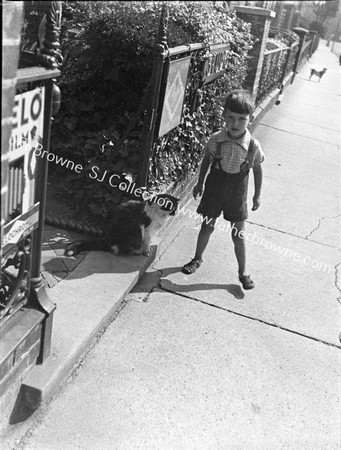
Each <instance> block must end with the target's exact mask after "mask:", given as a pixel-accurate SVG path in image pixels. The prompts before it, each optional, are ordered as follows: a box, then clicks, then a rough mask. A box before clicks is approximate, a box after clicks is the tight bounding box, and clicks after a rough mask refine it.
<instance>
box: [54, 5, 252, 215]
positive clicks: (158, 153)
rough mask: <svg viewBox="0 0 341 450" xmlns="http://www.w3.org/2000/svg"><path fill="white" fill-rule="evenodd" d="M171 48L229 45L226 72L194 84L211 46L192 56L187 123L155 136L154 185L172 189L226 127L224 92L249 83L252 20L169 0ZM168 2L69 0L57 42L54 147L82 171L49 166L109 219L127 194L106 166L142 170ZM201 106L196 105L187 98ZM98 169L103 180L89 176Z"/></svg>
mask: <svg viewBox="0 0 341 450" xmlns="http://www.w3.org/2000/svg"><path fill="white" fill-rule="evenodd" d="M167 3H168V6H169V22H168V32H167V41H168V46H169V47H175V46H178V45H182V44H190V43H198V42H202V43H206V44H209V43H219V42H229V43H230V55H229V56H230V61H229V67H228V71H227V73H226V75H224V76H223V77H222V78H220V79H219V80H216V81H215V82H212V83H210V84H208V85H205V86H201V85H200V84H198V83H197V80H198V77H199V75H200V70H201V68H202V64H203V62H204V60H205V57H206V56H207V50H202V51H201V52H198V53H196V54H195V55H194V57H193V61H192V64H191V70H190V74H189V80H188V86H187V91H186V99H185V105H184V115H183V120H182V123H181V124H180V125H179V126H178V127H177V128H176V129H174V130H172V131H171V132H170V133H168V134H167V135H166V136H164V137H163V138H161V139H159V140H158V141H157V142H156V144H155V146H154V148H153V153H152V164H151V170H150V177H149V186H148V187H149V188H150V189H155V190H158V189H161V188H165V187H168V186H169V185H171V184H172V183H174V182H175V181H176V180H179V179H180V178H183V177H185V176H188V175H190V174H193V173H194V172H195V170H196V169H197V166H198V164H199V162H200V160H201V156H202V147H203V143H204V141H205V140H206V138H207V136H208V135H209V134H210V133H212V131H215V130H216V129H217V128H219V127H221V126H222V124H223V122H222V114H221V112H222V104H223V99H224V96H225V95H226V92H228V91H229V90H231V89H234V88H239V87H243V82H244V80H245V76H246V72H247V66H248V52H249V49H250V48H251V46H252V42H253V38H252V36H251V34H250V30H249V25H248V24H246V23H244V22H243V21H241V20H239V19H238V18H237V17H236V16H235V14H234V13H233V12H231V13H229V12H228V11H226V10H225V9H224V8H221V7H217V6H215V4H214V2H195V1H186V2H184V1H180V2H179V1H169V2H167ZM161 7H162V2H158V1H131V2H125V1H101V2H94V1H64V2H63V20H62V32H61V46H62V53H63V56H64V63H63V67H62V69H61V71H62V76H61V77H60V79H59V80H58V81H57V84H58V85H59V87H60V89H61V94H62V103H61V108H60V111H59V112H58V114H57V115H56V116H55V118H54V122H53V126H52V133H51V151H52V152H54V153H56V154H58V155H62V156H64V157H65V158H68V159H69V160H72V161H74V162H75V163H78V164H82V166H83V167H84V168H85V169H84V170H83V171H81V173H76V172H75V171H67V170H66V169H65V168H64V167H59V166H58V165H52V164H50V173H51V179H52V180H53V183H57V182H58V180H60V182H59V187H60V193H61V195H62V196H63V197H65V198H68V199H70V200H71V199H72V200H73V201H74V202H75V203H76V204H77V207H78V208H79V209H82V208H83V209H85V210H86V211H88V213H89V214H91V215H94V216H100V217H105V216H106V214H107V213H108V212H109V211H110V210H111V209H112V207H113V206H114V205H115V204H117V203H120V202H121V201H122V199H123V198H124V193H123V192H121V191H119V190H118V189H114V188H112V187H111V186H110V185H109V184H108V183H107V182H99V180H100V179H102V177H103V176H104V175H105V174H106V172H105V171H108V172H107V173H112V172H123V173H126V174H127V175H128V176H130V177H131V178H132V179H135V178H136V176H137V174H138V168H139V161H140V154H141V135H142V131H143V111H141V104H142V101H143V98H144V96H145V94H146V88H147V86H148V83H149V81H150V77H151V69H152V60H153V46H154V44H155V39H156V36H157V31H158V27H159V19H160V13H161ZM193 95H197V96H198V98H199V100H200V101H199V103H198V105H197V107H196V108H195V109H194V110H193V108H192V106H191V102H192V99H193ZM94 166H97V167H98V173H99V175H98V178H97V180H94V179H93V178H91V177H90V176H89V173H90V170H91V168H92V167H94Z"/></svg>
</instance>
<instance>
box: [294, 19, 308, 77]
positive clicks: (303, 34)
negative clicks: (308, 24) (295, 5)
mask: <svg viewBox="0 0 341 450" xmlns="http://www.w3.org/2000/svg"><path fill="white" fill-rule="evenodd" d="M292 31H294V32H295V33H296V34H298V36H299V38H300V42H299V46H298V52H297V55H296V61H295V64H294V67H293V72H294V73H293V75H292V78H291V84H292V83H293V82H294V79H295V77H296V72H297V69H298V66H299V63H300V59H301V55H302V49H303V45H304V41H305V37H306V35H307V33H308V30H306V29H305V28H300V27H299V28H293V29H292Z"/></svg>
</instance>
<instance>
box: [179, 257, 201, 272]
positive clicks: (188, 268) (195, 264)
mask: <svg viewBox="0 0 341 450" xmlns="http://www.w3.org/2000/svg"><path fill="white" fill-rule="evenodd" d="M201 263H202V261H199V260H198V259H195V258H194V259H192V261H190V262H189V263H187V264H185V265H184V266H183V268H182V270H181V272H182V273H185V274H186V275H190V274H192V273H194V272H195V271H196V270H197V269H199V267H200V266H201Z"/></svg>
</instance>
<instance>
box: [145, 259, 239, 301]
mask: <svg viewBox="0 0 341 450" xmlns="http://www.w3.org/2000/svg"><path fill="white" fill-rule="evenodd" d="M159 270H160V271H161V272H162V275H161V278H160V281H159V283H160V287H161V288H162V289H165V290H166V291H170V292H174V293H179V294H182V293H188V292H193V291H210V290H214V289H220V290H226V291H227V292H229V293H230V294H231V295H232V296H233V297H235V298H236V299H237V300H242V299H243V298H245V294H244V292H243V291H242V289H241V287H240V286H239V285H238V284H218V283H195V284H177V283H174V282H173V281H171V280H167V279H166V277H168V276H169V275H172V274H174V273H180V272H181V267H167V268H160V269H159ZM151 275H152V274H151Z"/></svg>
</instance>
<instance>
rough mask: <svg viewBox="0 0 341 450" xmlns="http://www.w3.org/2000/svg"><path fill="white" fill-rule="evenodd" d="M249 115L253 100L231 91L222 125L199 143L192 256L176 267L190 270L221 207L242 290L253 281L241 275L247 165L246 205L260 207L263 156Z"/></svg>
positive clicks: (196, 265)
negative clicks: (251, 186)
mask: <svg viewBox="0 0 341 450" xmlns="http://www.w3.org/2000/svg"><path fill="white" fill-rule="evenodd" d="M252 114H253V102H252V98H251V96H250V94H249V93H248V92H247V91H242V90H240V91H234V92H232V93H231V94H230V95H229V96H228V97H227V99H226V102H225V107H224V117H225V121H226V127H225V128H224V129H222V130H221V131H218V132H216V133H214V134H213V135H212V136H210V138H209V139H208V141H207V143H206V146H205V150H204V151H205V155H204V159H203V161H202V164H201V168H200V173H199V179H198V183H197V185H196V186H195V187H194V189H193V196H194V198H195V199H196V198H197V197H198V196H201V194H202V191H203V184H204V180H205V177H206V174H207V171H208V169H209V167H210V166H211V170H210V173H209V175H208V177H207V180H206V183H205V189H204V193H203V196H202V199H201V202H200V205H199V207H198V210H197V212H198V213H200V214H202V215H203V217H204V221H203V223H202V226H201V230H200V232H199V236H198V240H197V247H196V252H195V256H194V258H193V259H192V260H191V261H190V262H189V263H187V264H185V265H184V267H183V268H182V272H183V273H185V274H191V273H193V272H195V271H196V269H198V268H199V267H200V265H201V264H202V262H203V259H202V255H203V253H204V251H205V249H206V246H207V244H208V242H209V239H210V236H211V234H212V232H213V231H214V225H215V222H216V219H217V218H218V217H219V216H220V214H221V213H222V212H223V215H224V219H225V220H227V221H229V222H230V223H231V236H232V240H233V244H234V250H235V254H236V258H237V262H238V277H239V281H240V282H241V283H242V285H243V288H244V289H253V288H254V287H255V283H254V282H253V281H252V279H251V277H250V275H246V259H245V240H244V235H245V220H246V219H247V203H246V201H247V189H248V178H249V170H250V169H251V168H252V169H253V174H254V183H255V194H254V197H253V207H252V210H253V211H255V210H256V209H258V208H259V206H260V193H261V187H262V167H261V163H262V162H263V161H264V159H265V156H264V153H263V151H262V149H261V146H260V144H259V142H258V141H256V140H255V139H253V138H252V137H251V134H250V132H249V130H248V129H247V127H248V125H249V123H250V121H251V118H252Z"/></svg>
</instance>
